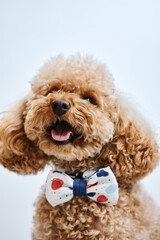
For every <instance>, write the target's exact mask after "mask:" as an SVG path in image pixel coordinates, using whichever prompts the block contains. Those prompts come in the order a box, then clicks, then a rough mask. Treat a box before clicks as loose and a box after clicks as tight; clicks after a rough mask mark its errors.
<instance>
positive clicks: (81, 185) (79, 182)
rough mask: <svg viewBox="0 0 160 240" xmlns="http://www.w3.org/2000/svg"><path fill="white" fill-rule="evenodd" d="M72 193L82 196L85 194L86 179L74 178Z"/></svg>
mask: <svg viewBox="0 0 160 240" xmlns="http://www.w3.org/2000/svg"><path fill="white" fill-rule="evenodd" d="M73 195H74V196H82V195H87V181H86V180H84V179H79V178H76V179H74V181H73Z"/></svg>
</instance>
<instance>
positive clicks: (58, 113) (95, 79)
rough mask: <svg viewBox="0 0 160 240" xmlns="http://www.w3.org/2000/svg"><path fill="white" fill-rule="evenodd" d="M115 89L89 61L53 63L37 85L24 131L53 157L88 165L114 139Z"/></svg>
mask: <svg viewBox="0 0 160 240" xmlns="http://www.w3.org/2000/svg"><path fill="white" fill-rule="evenodd" d="M116 106H117V104H116V97H115V90H114V85H113V83H112V80H111V76H110V75H109V74H107V73H106V72H105V70H104V69H103V67H102V66H101V65H98V64H97V65H96V64H94V63H93V62H92V61H91V60H90V59H87V58H86V59H84V60H81V59H80V58H78V57H77V59H75V58H74V59H73V58H70V59H68V60H64V59H62V58H61V57H60V58H59V59H55V60H52V61H51V62H49V63H48V64H47V65H45V66H44V68H42V69H41V70H40V72H39V74H38V75H37V76H36V77H35V78H34V80H33V82H32V95H31V98H30V99H29V100H28V105H27V110H26V113H25V114H26V116H25V123H24V128H25V132H26V135H27V137H28V138H29V139H30V140H32V141H34V142H35V143H36V144H37V145H38V147H39V148H40V149H41V150H42V151H43V152H44V153H45V154H47V155H48V156H51V157H52V156H53V157H54V158H55V159H56V160H57V162H58V163H61V162H62V161H63V162H64V161H66V162H67V161H69V162H71V161H72V162H74V161H75V162H77V164H79V162H81V165H85V164H87V159H88V158H92V159H93V158H94V157H95V156H97V155H98V154H99V153H100V151H101V150H102V148H103V146H104V145H106V144H107V143H108V142H109V141H110V139H111V138H112V137H113V133H114V125H115V122H116V120H117V108H116Z"/></svg>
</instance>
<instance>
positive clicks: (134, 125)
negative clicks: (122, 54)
mask: <svg viewBox="0 0 160 240" xmlns="http://www.w3.org/2000/svg"><path fill="white" fill-rule="evenodd" d="M118 102H119V117H118V122H117V125H116V126H115V133H114V137H113V139H112V141H111V142H110V143H109V144H108V146H107V148H106V149H105V150H104V152H103V153H102V161H106V160H107V163H109V165H110V166H111V167H112V169H113V171H114V173H115V175H116V177H118V178H119V181H122V182H123V181H125V182H131V181H136V180H139V179H140V178H142V177H144V176H145V175H147V174H148V173H149V172H151V171H152V170H153V169H154V168H155V166H156V165H157V164H158V160H159V149H158V145H157V143H156V140H155V136H154V134H153V132H152V130H151V128H150V127H149V126H148V125H147V123H146V122H145V121H144V119H143V118H142V117H141V116H140V114H139V113H138V112H136V110H135V109H134V108H133V107H132V106H131V104H130V103H127V101H126V99H124V98H122V97H121V96H118Z"/></svg>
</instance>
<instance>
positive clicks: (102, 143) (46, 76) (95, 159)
mask: <svg viewBox="0 0 160 240" xmlns="http://www.w3.org/2000/svg"><path fill="white" fill-rule="evenodd" d="M31 85H32V89H31V93H30V94H29V95H28V96H27V97H26V98H25V99H24V100H23V101H22V102H21V103H20V105H19V106H17V108H15V111H12V112H11V113H10V114H8V115H7V116H5V117H4V118H3V119H1V122H0V163H1V164H2V165H3V166H4V167H6V168H8V169H9V170H11V171H15V172H17V173H19V174H30V173H33V174H36V173H37V172H38V171H39V170H42V169H43V168H44V167H45V165H46V164H49V163H50V162H53V163H54V164H55V165H57V166H58V167H61V168H64V169H66V170H67V171H70V172H73V171H75V170H78V171H85V170H91V169H96V168H97V167H106V166H110V167H111V169H112V171H113V172H114V174H115V175H116V178H117V180H118V182H119V193H120V198H119V201H118V204H117V205H116V206H112V207H109V206H108V205H103V204H99V203H95V202H92V201H91V200H89V199H87V198H86V197H85V196H81V197H74V198H73V199H72V200H71V201H69V202H67V203H65V204H62V205H59V206H56V207H54V208H53V207H52V206H50V204H49V203H48V202H47V200H46V198H45V196H44V193H42V194H41V196H40V197H39V199H38V201H37V204H36V206H37V210H36V214H35V217H34V224H35V227H34V231H33V240H42V239H43V240H54V239H108V240H117V239H119V240H122V239H123V240H125V239H135V240H142V239H146V240H147V239H154V240H158V239H160V230H159V229H160V225H159V222H160V221H159V220H160V213H157V209H156V208H155V207H154V206H153V204H152V202H151V200H150V199H149V198H148V197H147V196H146V195H145V194H144V193H143V191H142V189H141V188H140V186H139V185H138V183H135V182H136V181H138V180H139V179H141V178H143V177H144V176H146V175H147V174H148V173H149V172H151V171H152V170H153V169H154V168H155V167H156V165H157V164H158V160H159V151H158V150H159V149H158V145H157V143H156V140H155V137H154V134H153V133H152V131H151V129H150V127H149V126H148V125H147V124H146V123H145V121H144V119H143V118H141V117H140V115H139V114H138V113H137V112H136V111H135V109H133V107H131V106H130V104H129V103H127V101H126V99H124V98H123V97H122V96H121V95H120V94H119V93H118V92H117V91H116V88H115V86H114V84H113V79H112V76H111V75H110V74H109V73H108V71H107V69H106V67H105V66H104V65H102V64H100V63H99V62H98V61H96V60H94V59H92V58H90V57H86V58H81V57H80V56H73V57H70V58H68V59H65V58H63V57H62V56H58V57H56V58H54V59H51V61H49V62H48V63H46V64H45V65H44V67H43V68H41V69H40V71H39V73H38V74H37V75H36V76H35V78H34V79H33V80H32V82H31ZM86 96H87V97H88V96H89V97H91V98H92V99H93V103H94V104H91V103H90V102H88V101H86V100H85V99H83V98H84V97H86ZM57 99H63V100H66V101H68V102H69V103H70V104H71V109H70V110H69V111H68V112H67V113H66V114H64V115H62V116H61V117H59V120H64V121H67V122H69V123H70V124H71V125H72V127H73V128H74V129H75V131H76V133H77V134H78V137H77V138H76V139H75V140H74V142H73V143H70V144H67V145H64V146H57V145H55V144H54V143H53V142H52V139H51V135H50V134H49V131H48V129H49V127H50V126H51V125H52V124H53V122H56V120H57V116H56V115H55V114H54V113H53V111H52V108H51V103H52V102H53V101H54V100H57ZM133 183H134V184H133Z"/></svg>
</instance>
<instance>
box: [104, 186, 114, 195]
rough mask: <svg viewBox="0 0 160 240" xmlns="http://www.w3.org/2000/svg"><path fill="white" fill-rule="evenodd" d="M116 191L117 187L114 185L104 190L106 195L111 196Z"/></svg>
mask: <svg viewBox="0 0 160 240" xmlns="http://www.w3.org/2000/svg"><path fill="white" fill-rule="evenodd" d="M116 190H117V186H116V185H115V184H111V185H110V186H109V187H107V188H105V191H106V193H107V194H112V193H114V192H115V191H116Z"/></svg>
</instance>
